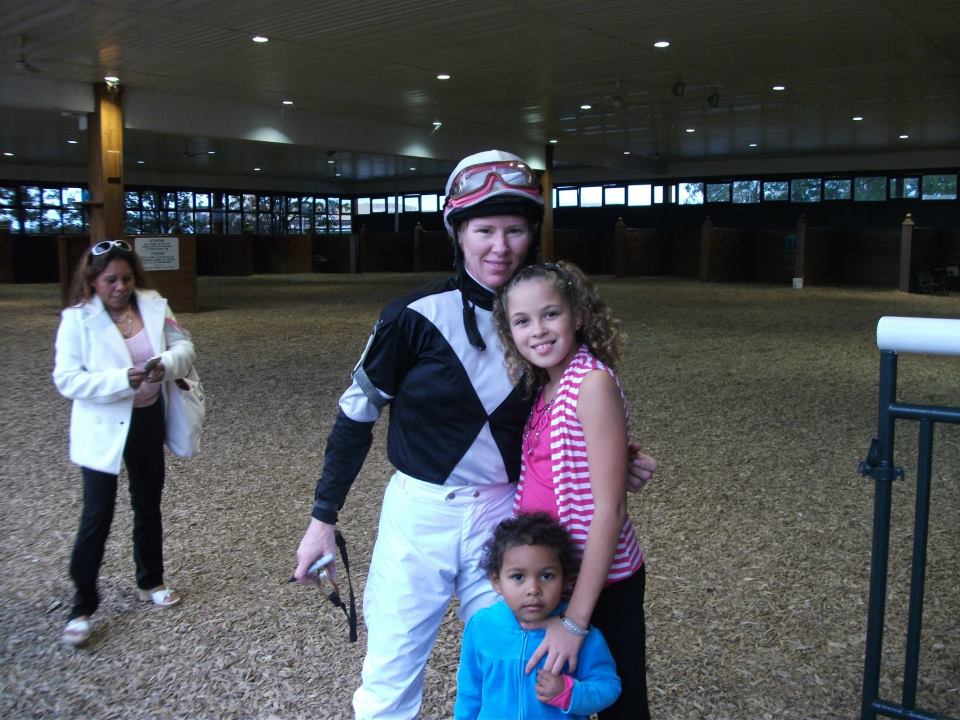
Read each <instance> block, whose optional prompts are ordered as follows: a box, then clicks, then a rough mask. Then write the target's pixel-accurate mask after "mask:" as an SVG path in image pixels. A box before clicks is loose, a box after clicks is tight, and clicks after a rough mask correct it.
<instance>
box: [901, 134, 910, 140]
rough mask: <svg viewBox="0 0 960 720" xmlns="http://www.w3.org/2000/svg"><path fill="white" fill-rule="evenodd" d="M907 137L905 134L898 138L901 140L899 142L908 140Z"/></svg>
mask: <svg viewBox="0 0 960 720" xmlns="http://www.w3.org/2000/svg"><path fill="white" fill-rule="evenodd" d="M909 137H910V136H909V135H907V134H906V133H904V134H903V135H901V136H900V139H901V140H906V139H907V138H909Z"/></svg>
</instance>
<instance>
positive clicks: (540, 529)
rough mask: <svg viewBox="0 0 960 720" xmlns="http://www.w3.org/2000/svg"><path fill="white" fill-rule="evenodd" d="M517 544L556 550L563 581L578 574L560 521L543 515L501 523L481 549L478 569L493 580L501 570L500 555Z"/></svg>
mask: <svg viewBox="0 0 960 720" xmlns="http://www.w3.org/2000/svg"><path fill="white" fill-rule="evenodd" d="M518 545H540V546H543V547H548V548H551V549H553V550H555V551H556V553H557V560H558V561H559V563H560V568H561V569H562V570H563V577H564V580H565V581H570V580H572V579H573V577H574V576H575V575H576V574H577V570H579V568H580V563H579V561H578V560H577V554H576V550H575V549H574V545H573V539H572V538H571V537H570V533H568V532H567V530H566V528H564V527H563V526H562V525H561V524H560V523H559V522H557V521H556V520H555V519H554V518H553V517H551V516H550V515H548V514H547V513H545V512H535V513H523V514H521V515H517V516H516V517H510V518H507V519H506V520H503V521H502V522H501V523H500V524H499V525H497V527H496V528H495V529H494V531H493V535H492V536H491V537H490V539H489V540H487V542H486V543H485V544H484V546H483V558H482V559H481V561H480V568H481V569H482V570H483V571H484V572H486V573H487V576H488V577H496V576H497V575H499V574H500V570H501V569H502V568H503V556H504V554H506V552H507V550H509V549H511V548H515V547H517V546H518Z"/></svg>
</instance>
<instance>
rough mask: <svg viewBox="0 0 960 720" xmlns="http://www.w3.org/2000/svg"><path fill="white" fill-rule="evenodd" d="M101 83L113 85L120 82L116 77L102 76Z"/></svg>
mask: <svg viewBox="0 0 960 720" xmlns="http://www.w3.org/2000/svg"><path fill="white" fill-rule="evenodd" d="M103 81H104V82H108V83H112V84H115V83H118V82H120V78H118V77H117V76H116V75H104V76H103Z"/></svg>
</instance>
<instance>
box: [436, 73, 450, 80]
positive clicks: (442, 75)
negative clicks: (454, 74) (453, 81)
mask: <svg viewBox="0 0 960 720" xmlns="http://www.w3.org/2000/svg"><path fill="white" fill-rule="evenodd" d="M449 79H450V75H448V74H447V73H438V74H437V80H449Z"/></svg>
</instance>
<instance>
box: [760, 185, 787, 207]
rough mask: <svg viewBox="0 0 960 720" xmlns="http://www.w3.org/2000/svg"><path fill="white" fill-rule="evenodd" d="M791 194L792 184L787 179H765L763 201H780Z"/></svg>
mask: <svg viewBox="0 0 960 720" xmlns="http://www.w3.org/2000/svg"><path fill="white" fill-rule="evenodd" d="M789 196H790V184H789V183H788V182H787V181H786V180H765V181H764V183H763V201H764V202H779V201H781V200H786V199H787V198H788V197H789Z"/></svg>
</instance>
